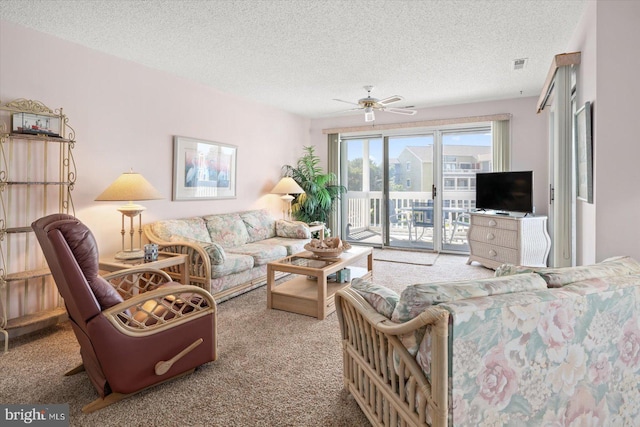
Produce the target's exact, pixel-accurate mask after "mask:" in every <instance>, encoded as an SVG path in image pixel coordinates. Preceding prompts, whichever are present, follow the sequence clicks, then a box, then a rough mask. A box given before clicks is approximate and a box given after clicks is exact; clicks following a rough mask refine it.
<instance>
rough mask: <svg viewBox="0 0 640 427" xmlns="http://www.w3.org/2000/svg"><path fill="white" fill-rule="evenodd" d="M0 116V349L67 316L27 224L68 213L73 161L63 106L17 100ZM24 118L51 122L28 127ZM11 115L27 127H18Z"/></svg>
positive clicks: (72, 133) (2, 107)
mask: <svg viewBox="0 0 640 427" xmlns="http://www.w3.org/2000/svg"><path fill="white" fill-rule="evenodd" d="M0 114H1V116H0V120H1V125H0V337H2V336H3V337H4V351H5V352H6V351H7V350H8V347H9V338H10V337H12V336H19V335H23V334H25V333H29V332H33V331H36V330H39V329H42V328H44V327H47V326H50V325H53V324H55V323H57V322H59V321H60V320H61V319H64V318H65V317H66V311H65V309H64V304H63V301H62V298H61V297H60V295H59V294H58V291H57V288H56V286H55V283H54V282H53V279H52V278H51V275H50V273H49V270H48V268H47V263H46V261H45V260H44V256H43V255H42V252H41V250H40V245H39V244H38V242H37V240H36V238H35V235H34V234H33V232H32V230H31V223H32V222H33V221H35V220H36V219H38V218H40V217H42V216H45V215H49V214H52V213H68V214H69V213H70V214H72V215H75V210H74V207H73V202H72V199H71V191H72V190H73V187H74V184H75V180H76V167H75V162H74V160H73V155H72V150H73V148H74V145H75V131H74V130H73V128H71V127H70V126H69V124H68V119H67V117H66V116H65V115H64V114H63V112H62V108H60V109H58V110H55V111H54V110H52V109H50V108H49V107H47V106H45V105H44V104H42V103H41V102H39V101H33V100H27V99H17V100H14V101H11V102H9V103H6V104H1V105H0ZM25 118H26V119H25ZM31 119H33V120H35V119H38V123H40V122H41V121H44V122H47V123H49V122H50V123H53V124H54V126H53V127H52V128H48V127H44V126H43V127H38V126H36V125H35V124H34V125H33V126H31V124H30V123H29V120H31ZM16 120H21V123H20V124H21V126H24V125H25V123H26V124H28V125H29V127H28V129H27V128H26V127H20V128H17V125H16V123H15V122H16ZM33 120H31V122H33ZM25 129H27V130H26V131H28V132H29V133H22V132H25ZM39 129H49V130H42V131H40V130H39Z"/></svg>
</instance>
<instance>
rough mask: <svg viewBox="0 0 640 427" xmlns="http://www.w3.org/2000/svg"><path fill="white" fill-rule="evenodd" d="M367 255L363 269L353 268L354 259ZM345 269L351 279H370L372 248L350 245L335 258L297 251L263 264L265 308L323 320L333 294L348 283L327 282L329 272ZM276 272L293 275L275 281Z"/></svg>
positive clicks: (332, 304)
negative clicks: (283, 279)
mask: <svg viewBox="0 0 640 427" xmlns="http://www.w3.org/2000/svg"><path fill="white" fill-rule="evenodd" d="M365 257H366V258H367V268H366V269H365V268H362V267H354V266H353V264H354V263H355V262H356V261H359V260H361V259H364V258H365ZM343 268H349V270H350V273H351V280H353V279H354V278H356V277H361V278H364V279H370V278H371V276H372V269H373V250H372V249H371V248H367V247H355V246H354V247H352V248H351V249H349V251H348V252H343V253H342V254H341V255H340V256H339V257H336V258H318V257H316V256H315V255H313V253H311V252H308V251H306V252H300V253H298V254H295V255H291V256H288V257H286V258H283V259H281V260H278V261H274V262H270V263H268V264H267V308H273V309H277V310H284V311H289V312H292V313H298V314H304V315H307V316H312V317H317V318H318V319H320V320H323V319H324V318H325V317H327V315H328V314H330V313H333V312H334V311H335V309H336V305H335V298H334V295H335V293H336V292H337V291H338V290H340V289H342V288H345V287H347V286H350V284H351V283H350V282H346V283H336V282H329V281H327V277H328V276H329V275H330V274H333V273H335V272H337V271H338V270H342V269H343ZM276 272H285V273H292V275H293V278H291V279H290V280H286V281H284V282H282V283H279V284H276V279H275V276H276Z"/></svg>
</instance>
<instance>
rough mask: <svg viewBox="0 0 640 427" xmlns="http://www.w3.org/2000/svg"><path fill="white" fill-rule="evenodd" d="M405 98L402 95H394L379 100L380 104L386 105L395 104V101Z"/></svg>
mask: <svg viewBox="0 0 640 427" xmlns="http://www.w3.org/2000/svg"><path fill="white" fill-rule="evenodd" d="M403 99H404V98H403V97H401V96H400V95H393V96H390V97H388V98H385V99H381V100H380V101H378V104H380V105H382V106H384V105H389V104H393V103H394V102H398V101H402V100H403Z"/></svg>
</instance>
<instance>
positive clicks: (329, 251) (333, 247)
mask: <svg viewBox="0 0 640 427" xmlns="http://www.w3.org/2000/svg"><path fill="white" fill-rule="evenodd" d="M304 248H305V249H306V250H308V251H309V252H312V253H313V254H314V255H315V256H317V257H318V258H335V257H338V256H340V254H341V253H342V252H344V251H348V250H349V249H351V245H350V244H349V243H347V242H342V241H341V240H340V238H339V237H333V238H329V239H325V240H323V241H321V240H318V239H313V240H311V242H309V243H307V244H306V245H304Z"/></svg>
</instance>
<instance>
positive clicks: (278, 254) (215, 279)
mask: <svg viewBox="0 0 640 427" xmlns="http://www.w3.org/2000/svg"><path fill="white" fill-rule="evenodd" d="M143 229H144V233H145V236H146V237H147V239H148V240H149V241H150V242H152V243H157V244H158V246H159V248H160V249H161V250H162V251H165V252H175V253H182V254H187V255H188V257H189V276H190V277H189V280H190V283H191V284H192V285H196V286H200V287H201V288H204V289H206V290H207V291H209V292H210V293H211V294H212V295H213V296H214V298H215V299H216V301H217V302H222V301H224V300H226V299H229V298H232V297H234V296H236V295H239V294H241V293H243V292H247V291H249V290H251V289H254V288H256V287H258V286H261V285H263V284H264V283H265V281H266V274H267V263H269V262H271V261H274V260H277V259H281V258H284V257H286V256H287V255H291V254H294V253H297V252H301V251H303V250H304V245H305V244H306V243H308V242H309V241H310V240H311V233H310V232H309V227H308V226H307V225H306V224H305V223H302V222H293V221H285V220H276V219H274V218H273V217H272V216H271V215H270V214H269V212H267V211H266V210H251V211H244V212H234V213H225V214H215V215H206V216H202V217H191V218H182V219H168V220H161V221H156V222H153V223H150V224H146V225H145V226H144V227H143Z"/></svg>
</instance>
